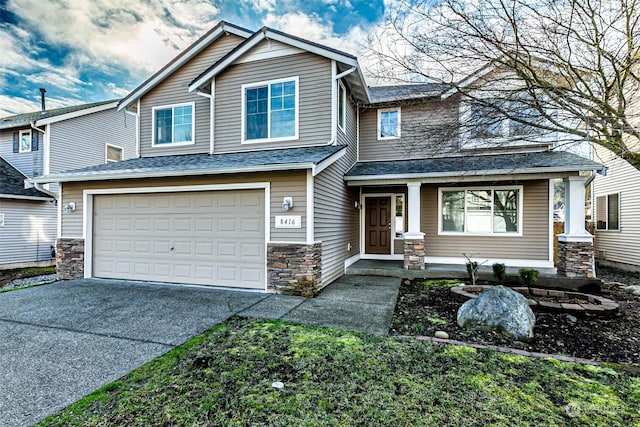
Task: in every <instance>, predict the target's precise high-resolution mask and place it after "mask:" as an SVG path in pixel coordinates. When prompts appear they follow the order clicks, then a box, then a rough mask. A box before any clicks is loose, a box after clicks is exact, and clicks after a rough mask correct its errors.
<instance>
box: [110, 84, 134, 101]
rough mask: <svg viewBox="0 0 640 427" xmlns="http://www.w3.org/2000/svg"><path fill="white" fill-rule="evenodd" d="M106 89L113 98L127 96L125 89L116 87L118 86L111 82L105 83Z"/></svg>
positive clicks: (127, 92)
mask: <svg viewBox="0 0 640 427" xmlns="http://www.w3.org/2000/svg"><path fill="white" fill-rule="evenodd" d="M107 88H108V89H109V91H110V92H111V93H112V94H113V95H114V97H115V98H123V97H125V96H127V95H128V94H129V91H128V90H127V89H123V88H121V87H118V85H116V84H115V83H113V82H111V83H107Z"/></svg>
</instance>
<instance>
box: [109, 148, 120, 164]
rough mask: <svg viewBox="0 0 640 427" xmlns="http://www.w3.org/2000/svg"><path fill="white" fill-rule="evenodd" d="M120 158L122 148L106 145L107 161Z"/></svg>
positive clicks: (117, 160)
mask: <svg viewBox="0 0 640 427" xmlns="http://www.w3.org/2000/svg"><path fill="white" fill-rule="evenodd" d="M120 160H122V148H120V147H114V146H113V145H107V162H119V161H120Z"/></svg>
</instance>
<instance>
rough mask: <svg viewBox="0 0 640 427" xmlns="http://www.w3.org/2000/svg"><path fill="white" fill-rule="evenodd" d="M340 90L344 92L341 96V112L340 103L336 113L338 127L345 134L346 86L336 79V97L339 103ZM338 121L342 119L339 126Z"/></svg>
mask: <svg viewBox="0 0 640 427" xmlns="http://www.w3.org/2000/svg"><path fill="white" fill-rule="evenodd" d="M340 91H342V92H343V93H344V96H343V97H342V114H340V105H338V108H337V111H336V114H337V115H338V129H340V130H341V131H342V133H344V134H346V133H347V131H346V128H347V88H346V87H345V86H344V84H343V83H342V81H338V99H337V102H338V104H340ZM340 121H342V126H340Z"/></svg>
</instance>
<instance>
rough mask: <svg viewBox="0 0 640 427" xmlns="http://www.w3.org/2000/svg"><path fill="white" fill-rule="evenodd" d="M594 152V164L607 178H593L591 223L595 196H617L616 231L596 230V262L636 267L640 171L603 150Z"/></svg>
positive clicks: (638, 258) (639, 237) (639, 233)
mask: <svg viewBox="0 0 640 427" xmlns="http://www.w3.org/2000/svg"><path fill="white" fill-rule="evenodd" d="M596 152H597V154H598V156H597V157H596V161H602V162H604V164H605V165H606V166H607V167H608V168H609V169H608V171H607V176H600V175H597V176H596V179H595V180H594V182H593V197H594V198H593V200H594V203H593V209H592V212H593V219H594V221H595V219H596V218H595V213H596V212H597V206H596V203H595V201H596V197H597V196H605V195H607V194H612V193H620V230H596V235H595V239H594V244H595V255H596V259H598V260H603V261H608V262H614V263H621V264H628V265H630V266H636V267H640V215H638V213H639V212H640V186H639V185H638V183H640V171H638V170H637V169H636V168H634V167H633V166H631V165H630V164H629V163H627V162H626V161H625V160H622V159H618V158H615V157H614V156H612V154H611V153H610V152H606V151H605V150H604V149H603V148H600V147H598V148H597V151H596Z"/></svg>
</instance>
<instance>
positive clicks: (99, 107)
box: [34, 101, 118, 126]
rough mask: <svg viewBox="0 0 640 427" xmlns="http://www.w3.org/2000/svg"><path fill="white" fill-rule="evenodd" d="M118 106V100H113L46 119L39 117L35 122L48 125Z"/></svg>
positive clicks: (39, 124) (37, 124)
mask: <svg viewBox="0 0 640 427" xmlns="http://www.w3.org/2000/svg"><path fill="white" fill-rule="evenodd" d="M117 106H118V101H112V102H109V103H107V104H103V105H96V106H95V107H91V108H85V109H82V110H76V111H72V112H70V113H64V114H59V115H56V116H51V117H46V118H44V119H39V120H36V121H35V122H34V125H35V126H43V125H48V124H50V123H55V122H61V121H64V120H68V119H73V118H74V117H81V116H85V115H87V114H93V113H99V112H101V111H105V110H109V109H111V108H115V107H117Z"/></svg>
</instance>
